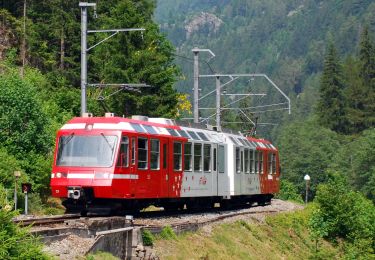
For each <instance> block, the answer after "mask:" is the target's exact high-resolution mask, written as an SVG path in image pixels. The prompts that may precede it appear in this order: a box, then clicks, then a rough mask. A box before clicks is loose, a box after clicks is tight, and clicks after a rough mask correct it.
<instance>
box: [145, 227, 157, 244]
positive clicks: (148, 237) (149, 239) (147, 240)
mask: <svg viewBox="0 0 375 260" xmlns="http://www.w3.org/2000/svg"><path fill="white" fill-rule="evenodd" d="M154 240H155V237H154V235H153V234H152V233H151V232H150V231H149V230H147V229H146V230H143V231H142V241H143V245H145V246H152V245H154Z"/></svg>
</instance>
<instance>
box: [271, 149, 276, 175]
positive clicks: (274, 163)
mask: <svg viewBox="0 0 375 260" xmlns="http://www.w3.org/2000/svg"><path fill="white" fill-rule="evenodd" d="M272 172H273V174H276V154H274V153H273V154H272Z"/></svg>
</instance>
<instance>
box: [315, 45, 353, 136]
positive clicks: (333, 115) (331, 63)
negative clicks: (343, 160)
mask: <svg viewBox="0 0 375 260" xmlns="http://www.w3.org/2000/svg"><path fill="white" fill-rule="evenodd" d="M343 90H344V83H343V79H342V68H341V64H340V61H339V58H338V56H337V52H336V49H335V47H334V45H333V44H330V45H329V46H328V52H327V55H326V57H325V61H324V68H323V74H322V78H321V82H320V99H319V101H318V104H317V109H316V114H317V115H318V118H319V123H320V124H321V125H322V126H324V127H327V128H329V129H331V130H333V131H336V132H338V133H346V132H347V119H346V112H345V97H344V93H343Z"/></svg>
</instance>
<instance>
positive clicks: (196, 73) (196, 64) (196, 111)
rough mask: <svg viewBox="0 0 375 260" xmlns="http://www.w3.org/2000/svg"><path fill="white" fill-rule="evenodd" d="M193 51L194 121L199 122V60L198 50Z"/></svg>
mask: <svg viewBox="0 0 375 260" xmlns="http://www.w3.org/2000/svg"><path fill="white" fill-rule="evenodd" d="M193 53H194V75H193V76H194V91H193V94H194V123H198V122H199V104H198V99H199V60H198V54H199V51H198V50H196V49H193Z"/></svg>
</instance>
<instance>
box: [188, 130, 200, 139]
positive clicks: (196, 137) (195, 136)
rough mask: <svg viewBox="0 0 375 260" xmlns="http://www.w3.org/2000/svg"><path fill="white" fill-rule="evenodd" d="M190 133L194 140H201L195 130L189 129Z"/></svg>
mask: <svg viewBox="0 0 375 260" xmlns="http://www.w3.org/2000/svg"><path fill="white" fill-rule="evenodd" d="M188 133H189V135H190V136H191V138H193V139H194V140H201V139H199V137H198V136H197V135H196V133H194V132H193V131H188Z"/></svg>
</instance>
